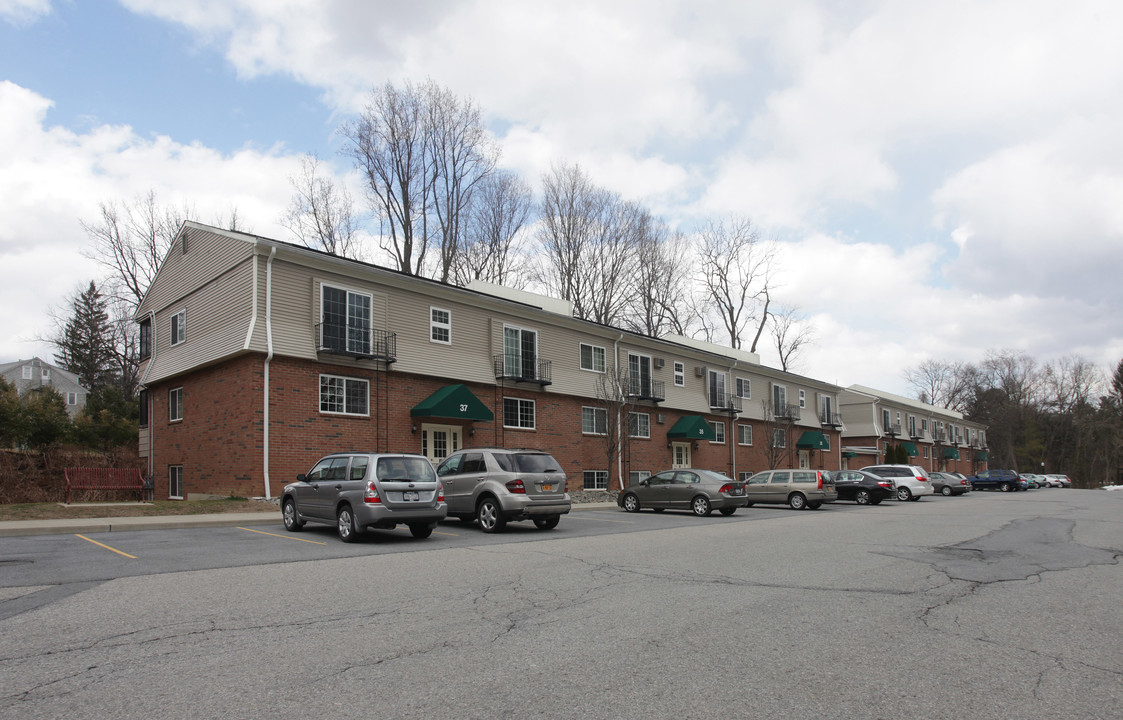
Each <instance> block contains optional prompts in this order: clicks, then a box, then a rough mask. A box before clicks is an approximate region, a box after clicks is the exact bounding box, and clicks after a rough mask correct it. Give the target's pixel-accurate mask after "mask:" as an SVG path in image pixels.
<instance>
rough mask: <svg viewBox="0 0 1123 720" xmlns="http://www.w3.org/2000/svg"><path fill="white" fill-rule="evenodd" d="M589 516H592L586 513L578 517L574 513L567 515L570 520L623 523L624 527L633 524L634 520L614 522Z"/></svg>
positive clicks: (613, 520)
mask: <svg viewBox="0 0 1123 720" xmlns="http://www.w3.org/2000/svg"><path fill="white" fill-rule="evenodd" d="M591 515H592V513H588V512H583V513H581V514H580V515H578V514H576V513H571V514H570V515H569V518H570V519H575V518H581V519H582V520H597V521H599V522H610V523H624V524H625V525H631V524H633V523H635V520H615V519H610V518H601V517H590V516H591Z"/></svg>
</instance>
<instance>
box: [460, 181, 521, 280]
mask: <svg viewBox="0 0 1123 720" xmlns="http://www.w3.org/2000/svg"><path fill="white" fill-rule="evenodd" d="M533 207H534V199H533V193H532V191H531V189H530V185H529V184H527V182H526V181H525V180H523V179H522V178H520V177H519V176H518V175H516V174H515V173H513V172H510V171H506V170H500V171H496V172H494V173H492V174H491V175H489V176H488V177H486V178H484V180H483V181H482V182H481V183H480V184H479V185H478V186H477V187H476V190H475V193H474V197H473V199H472V208H471V214H470V216H469V218H470V219H469V223H468V228H467V232H466V234H465V240H466V242H465V244H464V247H463V248H461V252H460V253H459V254H458V256H457V258H456V261H455V263H454V265H453V277H454V279H455V280H456V282H457V283H459V284H461V285H467V284H468V283H469V282H471V281H472V280H483V281H485V282H490V283H495V284H496V285H506V286H508V287H515V288H521V287H523V286H524V285H525V284H526V280H525V277H524V272H525V269H524V258H523V252H522V247H521V243H522V240H523V234H524V230H525V228H526V224H527V221H528V220H529V219H530V213H531V210H532V209H533Z"/></svg>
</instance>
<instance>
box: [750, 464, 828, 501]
mask: <svg viewBox="0 0 1123 720" xmlns="http://www.w3.org/2000/svg"><path fill="white" fill-rule="evenodd" d="M746 489H747V491H748V500H749V506H750V507H751V506H752V505H754V504H755V503H777V504H780V505H789V506H791V508H792V510H806V509H807V508H811V509H812V510H815V509H817V508H819V507H820V506H822V504H823V503H825V502H834V501H835V500H837V499H838V493H837V492H836V491H835V487H834V480H833V479H832V478H831V474H830V473H829V472H827V471H825V470H765V471H764V472H758V473H757V474H756V475H753V476H752V477H750V478H749V482H748V485H747V486H746Z"/></svg>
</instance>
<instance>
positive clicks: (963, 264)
mask: <svg viewBox="0 0 1123 720" xmlns="http://www.w3.org/2000/svg"><path fill="white" fill-rule="evenodd" d="M1120 38H1123V3H1120V2H1117V1H1116V0H1104V1H1103V2H1093V1H1087V2H1086V1H1084V0H1063V1H1057V2H1042V1H1038V0H1010V1H1008V2H1001V1H996V2H989V1H986V0H965V1H963V2H958V1H956V0H945V1H943V2H938V3H930V2H879V1H877V0H868V1H865V0H851V1H849V2H848V1H845V0H843V1H838V0H835V1H827V0H824V1H821V2H814V1H812V0H787V1H786V2H782V3H778V2H771V1H768V0H759V1H757V0H739V1H729V2H720V1H717V0H714V1H708V0H684V1H682V2H677V1H675V0H666V1H663V2H651V1H650V0H593V1H590V2H585V1H584V0H564V1H563V2H548V1H543V2H533V3H528V2H521V1H519V0H463V1H459V2H451V1H446V2H439V1H436V0H434V1H432V2H423V3H404V2H400V1H395V2H383V1H381V0H377V1H376V0H291V1H289V2H284V3H279V2H272V1H271V0H121V2H119V3H112V2H109V1H108V0H90V1H86V0H82V1H79V0H0V305H2V307H3V308H4V310H3V312H2V313H0V361H9V360H15V359H20V358H27V357H30V356H32V355H40V356H42V357H44V358H49V357H50V356H51V349H50V347H49V346H47V345H45V344H43V343H42V342H40V341H37V340H36V337H37V336H41V335H43V334H44V331H45V329H46V325H47V323H48V319H47V318H48V310H49V309H50V308H52V307H53V308H60V307H61V308H65V303H66V298H67V297H68V296H70V295H72V294H73V293H74V292H75V290H77V289H79V288H81V287H84V286H85V285H87V284H88V282H89V281H90V280H91V279H93V278H95V277H97V276H98V272H99V271H98V269H97V268H96V267H94V266H93V265H92V263H91V261H89V260H88V259H86V258H85V257H83V254H82V251H83V249H84V248H85V247H86V245H87V240H86V236H85V234H84V232H83V231H82V228H81V224H80V221H81V220H87V221H94V220H96V218H97V212H98V205H99V203H101V202H103V201H107V200H127V199H130V198H133V197H135V196H137V195H139V194H143V193H146V192H147V191H148V190H149V189H153V190H155V191H156V193H157V194H158V197H159V199H160V200H162V201H164V202H169V203H182V202H188V203H190V204H191V205H193V206H194V207H195V208H196V211H197V212H198V214H199V216H200V217H201V218H202V219H203V220H204V221H208V220H212V219H215V218H218V217H220V216H222V215H224V214H225V215H228V214H229V212H230V211H231V209H232V208H237V211H238V214H239V217H241V218H244V219H245V220H246V222H247V223H248V226H249V228H250V229H251V230H252V231H253V232H256V233H258V234H262V235H267V236H270V237H275V238H277V239H282V240H288V239H291V238H290V237H289V236H288V235H287V231H286V230H284V229H283V228H282V227H280V226H279V224H278V222H277V220H278V216H279V215H280V213H281V211H282V209H283V207H284V206H285V205H286V203H287V202H288V200H289V197H290V194H291V188H290V186H289V185H288V182H287V178H288V177H289V176H290V175H293V174H295V173H296V169H297V167H298V165H299V157H300V155H301V154H303V153H308V152H314V153H317V154H318V155H319V157H320V158H321V159H322V160H323V161H326V162H327V163H329V164H330V165H331V166H333V167H334V170H335V172H337V174H338V176H339V177H340V178H341V179H343V180H346V175H347V172H348V170H349V167H348V164H347V162H346V161H345V160H344V159H342V158H341V157H340V156H339V155H338V151H339V149H340V146H341V143H340V141H339V138H338V136H337V134H336V132H335V131H336V128H337V127H338V126H339V124H340V123H341V122H343V121H346V120H348V119H349V118H351V117H353V116H354V114H355V113H356V112H357V111H358V110H359V109H361V107H362V105H363V103H364V99H365V97H366V96H367V94H368V93H369V91H370V89H371V87H372V86H374V85H380V84H382V83H384V82H386V81H392V82H394V83H395V84H401V83H402V82H403V81H405V80H411V81H414V82H420V81H423V80H424V79H426V78H432V79H433V80H434V81H436V82H437V83H439V84H441V85H444V86H446V87H448V88H450V89H452V90H453V91H454V92H456V93H457V94H458V95H461V96H471V97H472V98H473V99H475V100H476V102H477V103H478V104H479V105H480V106H481V108H482V109H483V110H484V112H485V114H486V117H487V121H488V124H489V127H490V129H491V130H492V132H493V133H494V135H495V137H496V139H497V140H498V141H499V143H500V144H501V145H502V148H503V156H502V161H501V164H502V165H503V166H505V167H508V168H510V169H513V170H516V171H518V172H519V173H521V174H522V175H523V176H524V177H525V178H527V179H528V180H530V181H531V182H532V183H533V184H535V185H537V180H538V178H540V176H541V174H542V173H543V171H545V170H547V169H548V168H549V167H550V165H551V163H556V162H576V163H579V164H580V165H581V166H582V167H583V168H584V169H585V170H586V171H587V172H588V173H589V174H590V175H591V176H592V178H593V179H594V181H596V182H597V183H599V184H601V185H603V186H607V187H609V188H611V189H613V190H616V191H617V192H619V193H620V194H621V195H623V196H624V197H626V198H629V199H635V200H639V201H642V202H643V203H645V204H646V205H647V206H648V207H649V208H650V209H652V210H653V211H654V212H655V213H657V214H659V215H661V216H662V217H664V218H665V219H667V220H668V221H669V222H671V223H672V224H675V225H677V226H679V227H682V228H691V227H693V226H696V224H697V222H698V221H699V219H700V218H704V217H708V216H714V215H721V214H728V213H738V214H743V215H748V216H750V217H751V218H753V220H754V221H755V222H756V223H757V224H758V226H759V227H760V228H761V229H762V230H763V231H764V232H765V234H766V235H767V236H768V237H771V238H774V239H776V240H777V241H779V242H780V244H781V247H782V256H783V268H784V270H783V276H782V280H781V288H780V290H779V292H778V296H779V298H778V299H779V301H780V302H783V303H786V304H795V305H798V306H800V307H801V308H802V310H803V312H804V313H805V314H806V315H807V316H808V322H809V323H811V324H812V325H813V326H814V328H815V334H816V338H817V340H816V344H815V345H814V346H813V347H811V348H809V349H808V350H807V351H806V352H805V353H804V355H803V357H802V360H801V362H800V365H799V367H798V370H799V371H800V372H802V373H804V374H807V375H810V376H813V377H816V378H819V379H822V380H826V381H828V382H835V383H839V384H842V385H849V384H852V383H859V384H863V385H868V386H873V387H878V388H881V389H884V390H888V391H890V392H896V393H899V394H908V393H907V390H906V386H905V383H904V380H903V379H902V377H901V373H902V370H903V369H904V368H907V367H912V366H915V365H917V364H918V363H920V362H921V361H923V360H925V359H927V358H939V359H950V360H966V361H975V360H979V359H980V358H981V357H982V355H983V353H984V352H985V351H986V349H988V348H995V349H998V348H1002V349H1018V350H1024V351H1026V352H1028V353H1029V354H1031V355H1033V356H1035V357H1036V358H1038V359H1039V360H1040V361H1047V360H1051V359H1054V358H1057V357H1060V356H1063V355H1070V354H1080V355H1082V356H1084V357H1085V358H1087V359H1089V360H1091V361H1093V362H1095V363H1097V364H1099V365H1101V366H1103V367H1105V368H1106V367H1108V366H1111V367H1114V365H1115V364H1116V363H1117V362H1118V361H1119V359H1120V358H1121V357H1123V320H1121V318H1123V313H1121V310H1123V282H1120V277H1121V274H1123V42H1121V41H1120ZM762 356H763V360H764V362H765V363H768V364H771V363H773V362H774V360H773V357H774V353H769V352H768V351H767V350H764V351H763V352H762Z"/></svg>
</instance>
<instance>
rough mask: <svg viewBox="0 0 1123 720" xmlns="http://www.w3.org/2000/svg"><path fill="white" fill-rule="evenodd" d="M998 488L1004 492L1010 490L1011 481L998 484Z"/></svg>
mask: <svg viewBox="0 0 1123 720" xmlns="http://www.w3.org/2000/svg"><path fill="white" fill-rule="evenodd" d="M998 489H999V490H1001V491H1002V492H1010V483H1002V484H1001V485H999V486H998Z"/></svg>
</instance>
